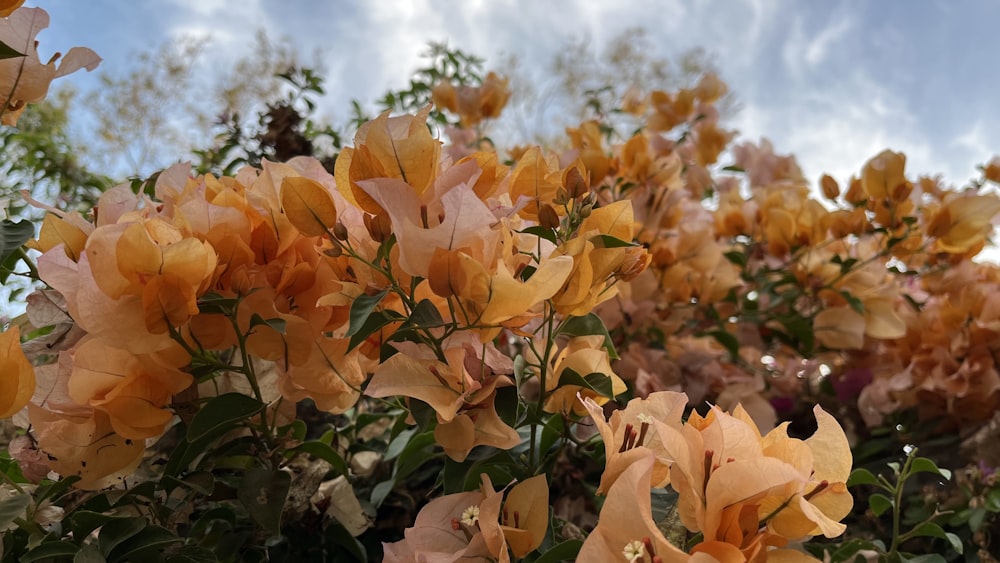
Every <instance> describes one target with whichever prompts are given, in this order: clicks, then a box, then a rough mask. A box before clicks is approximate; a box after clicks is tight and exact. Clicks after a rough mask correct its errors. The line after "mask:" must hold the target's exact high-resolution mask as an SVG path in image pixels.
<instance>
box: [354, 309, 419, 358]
mask: <svg viewBox="0 0 1000 563" xmlns="http://www.w3.org/2000/svg"><path fill="white" fill-rule="evenodd" d="M352 315H353V312H352ZM405 318H406V317H404V316H402V315H400V314H399V313H397V312H396V311H375V312H374V313H372V314H370V315H369V316H367V317H365V321H364V322H363V323H362V324H361V326H360V327H358V331H357V332H355V333H354V334H353V335H351V340H350V342H348V344H347V349H348V350H353V349H355V348H356V347H357V346H358V345H359V344H361V343H362V342H364V341H365V339H366V338H368V337H369V336H371V335H373V334H375V333H376V332H378V331H379V330H381V329H382V327H384V326H385V325H387V324H390V323H394V322H396V321H401V320H403V319H405ZM351 328H352V329H353V328H354V326H353V325H352V326H351Z"/></svg>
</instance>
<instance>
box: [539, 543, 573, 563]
mask: <svg viewBox="0 0 1000 563" xmlns="http://www.w3.org/2000/svg"><path fill="white" fill-rule="evenodd" d="M581 547H583V542H582V541H580V540H566V541H564V542H562V543H560V544H558V545H555V546H553V547H552V549H549V550H548V551H546V552H545V553H543V554H542V555H541V556H539V557H538V559H535V563H559V562H560V561H576V556H577V555H578V554H579V553H580V548H581Z"/></svg>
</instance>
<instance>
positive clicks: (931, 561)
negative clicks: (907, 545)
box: [900, 553, 948, 563]
mask: <svg viewBox="0 0 1000 563" xmlns="http://www.w3.org/2000/svg"><path fill="white" fill-rule="evenodd" d="M900 559H901V560H902V561H905V562H907V563H947V561H948V560H947V559H945V558H944V556H943V555H938V554H937V553H927V554H924V555H917V556H915V557H909V558H907V557H901V558H900Z"/></svg>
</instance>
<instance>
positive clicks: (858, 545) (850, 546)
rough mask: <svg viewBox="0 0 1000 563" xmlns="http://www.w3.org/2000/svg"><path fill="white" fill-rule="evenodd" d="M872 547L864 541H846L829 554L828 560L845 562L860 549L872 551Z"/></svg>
mask: <svg viewBox="0 0 1000 563" xmlns="http://www.w3.org/2000/svg"><path fill="white" fill-rule="evenodd" d="M874 547H875V545H874V544H873V543H872V542H871V541H869V540H866V539H861V538H855V539H852V540H847V541H845V542H843V543H841V544H840V545H839V546H837V549H835V550H834V551H832V552H831V553H830V560H831V561H847V560H849V559H850V558H851V557H853V556H854V555H855V554H856V553H857V552H859V551H861V550H862V549H873V548H874Z"/></svg>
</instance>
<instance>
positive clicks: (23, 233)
mask: <svg viewBox="0 0 1000 563" xmlns="http://www.w3.org/2000/svg"><path fill="white" fill-rule="evenodd" d="M34 236H35V226H34V225H32V224H31V221H28V220H27V219H22V220H20V221H18V222H16V223H15V222H14V221H11V220H10V219H4V220H3V221H2V222H0V262H3V261H5V260H7V257H9V256H10V255H11V254H14V253H15V252H17V249H18V248H21V246H22V245H23V244H24V243H26V242H28V240H29V239H31V238H32V237H34Z"/></svg>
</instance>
